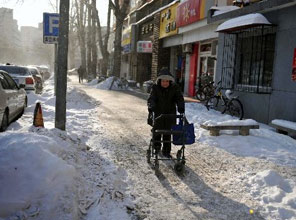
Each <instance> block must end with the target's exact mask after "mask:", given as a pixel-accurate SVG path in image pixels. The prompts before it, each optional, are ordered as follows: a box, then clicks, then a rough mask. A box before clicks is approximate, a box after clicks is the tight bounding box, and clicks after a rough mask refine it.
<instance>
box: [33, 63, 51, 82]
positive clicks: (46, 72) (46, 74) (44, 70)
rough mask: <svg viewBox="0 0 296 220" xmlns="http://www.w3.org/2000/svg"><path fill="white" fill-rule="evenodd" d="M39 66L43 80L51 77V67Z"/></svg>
mask: <svg viewBox="0 0 296 220" xmlns="http://www.w3.org/2000/svg"><path fill="white" fill-rule="evenodd" d="M36 67H37V68H38V70H39V71H40V74H41V75H42V77H43V80H44V81H45V80H48V79H49V78H50V75H51V74H50V72H49V68H48V67H47V66H44V65H42V66H36Z"/></svg>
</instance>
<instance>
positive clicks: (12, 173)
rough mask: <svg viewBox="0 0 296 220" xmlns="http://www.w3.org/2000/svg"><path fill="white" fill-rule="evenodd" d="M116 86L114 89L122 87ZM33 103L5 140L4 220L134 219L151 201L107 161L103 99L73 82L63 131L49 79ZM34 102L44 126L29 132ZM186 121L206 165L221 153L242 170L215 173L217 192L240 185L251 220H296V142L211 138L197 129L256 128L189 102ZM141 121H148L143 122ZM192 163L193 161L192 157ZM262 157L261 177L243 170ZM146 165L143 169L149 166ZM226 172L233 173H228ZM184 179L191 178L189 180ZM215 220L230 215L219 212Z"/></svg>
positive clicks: (0, 138) (263, 134)
mask: <svg viewBox="0 0 296 220" xmlns="http://www.w3.org/2000/svg"><path fill="white" fill-rule="evenodd" d="M111 82H112V80H110V79H109V81H108V79H107V80H106V81H105V82H102V84H101V85H94V83H90V84H88V85H86V84H85V85H84V86H89V87H93V88H98V89H99V88H100V89H108V88H110V85H111V84H110V83H111ZM113 87H114V88H113ZM113 87H112V88H113V89H116V88H117V84H116V83H115V84H114V85H113ZM118 89H119V90H120V89H121V88H118ZM28 98H29V103H28V108H27V109H26V111H25V113H24V115H23V117H22V118H21V119H19V120H18V121H16V122H14V123H12V124H11V125H10V126H9V129H8V131H6V132H4V133H1V134H0V155H1V157H0V219H87V220H95V219H137V218H136V216H137V213H136V210H137V206H138V203H143V201H145V200H148V195H147V197H145V195H143V194H138V195H141V196H143V198H135V197H134V196H133V193H132V192H133V190H134V188H137V187H140V186H141V184H142V183H141V182H136V183H135V178H133V176H131V175H132V174H134V175H136V172H135V173H132V174H131V173H128V172H127V171H126V170H125V169H124V167H121V166H118V164H116V161H114V160H113V159H112V157H111V156H110V149H111V148H112V144H113V142H112V140H109V139H102V137H101V136H103V135H104V134H105V133H104V130H105V127H104V125H103V124H101V123H100V119H99V117H98V112H99V109H100V106H101V101H100V100H97V99H94V98H92V97H89V96H88V95H87V94H86V93H85V92H83V91H82V90H80V89H77V87H75V86H73V84H72V83H71V82H69V86H68V95H67V123H66V131H60V130H58V129H55V128H54V111H55V107H54V106H55V97H54V95H53V83H52V79H50V80H49V81H47V85H46V86H45V89H44V92H43V94H42V95H36V94H33V93H31V94H29V95H28ZM37 101H39V102H41V106H42V111H43V118H44V122H45V128H35V127H33V126H32V120H33V112H34V108H35V103H36V102H37ZM143 108H144V107H143ZM145 109H146V108H145ZM145 113H146V112H145ZM143 114H144V113H143ZM186 115H187V118H188V120H189V121H190V122H193V123H194V124H195V133H196V144H198V145H201V146H205V147H204V148H201V149H200V150H203V151H204V152H205V155H204V156H205V157H206V156H207V155H206V154H207V153H209V155H208V158H207V159H206V160H209V161H211V159H212V158H211V156H213V155H214V154H221V161H226V160H228V161H230V162H229V163H230V164H232V165H233V167H234V168H237V169H242V170H241V175H240V174H239V176H226V175H224V174H223V172H224V170H223V168H222V165H223V164H222V165H221V166H220V168H219V169H216V172H217V174H219V176H217V177H221V178H220V180H219V178H218V180H217V182H216V183H213V186H214V185H215V184H216V185H220V186H219V187H218V186H217V187H216V188H217V189H218V188H221V189H223V184H224V187H225V186H229V185H233V190H235V189H237V188H236V186H235V185H239V187H242V188H243V189H244V190H243V192H244V193H246V197H247V198H253V199H254V200H255V201H257V202H258V204H260V207H252V208H251V209H250V210H249V211H250V215H254V214H256V213H257V212H258V213H260V216H263V217H264V218H265V219H296V176H295V175H296V140H294V139H292V138H290V137H288V136H285V135H281V134H278V133H275V131H274V129H272V128H271V127H269V126H267V125H264V124H260V123H259V125H260V129H254V130H251V131H250V135H249V136H240V135H239V134H238V131H221V132H220V133H221V135H220V136H218V137H214V136H210V135H209V131H207V130H204V129H202V128H200V124H201V123H206V124H214V123H215V124H219V123H225V122H226V123H227V124H239V123H245V124H250V123H251V124H253V123H256V122H255V121H253V120H246V121H237V120H236V119H234V118H232V117H231V116H228V115H222V114H221V113H220V112H216V111H207V110H206V108H205V107H204V106H203V105H201V104H197V103H186ZM110 120H112V118H110ZM135 123H136V122H135ZM137 123H143V124H144V123H146V118H143V120H141V121H138V122H137ZM147 126H148V125H147ZM97 137H98V138H99V139H100V137H101V139H100V142H97V143H96V149H97V150H94V149H91V150H89V148H93V146H91V145H92V144H93V140H97V139H96V138H97ZM148 141H149V140H147V143H148ZM132 146H133V145H132V144H131V150H132ZM192 146H193V145H192ZM108 149H109V150H108ZM216 149H217V150H216ZM133 150H134V149H133ZM192 152H194V150H193V151H192ZM211 152H213V154H212V155H211ZM225 155H226V156H225ZM227 155H228V156H227ZM143 157H145V155H143ZM191 157H193V155H190V156H189V157H188V158H189V159H190V158H191ZM218 157H219V156H218ZM249 158H250V159H249ZM252 158H253V159H252ZM257 159H259V161H264V162H265V161H266V163H269V164H271V165H270V166H266V167H268V168H267V169H264V170H262V171H260V172H257V170H260V169H259V168H260V167H258V169H254V170H255V171H256V172H254V171H253V170H247V169H243V167H244V165H241V164H240V165H238V164H239V163H241V162H242V163H243V161H245V160H246V161H247V160H248V162H249V161H253V162H250V164H251V165H252V166H254V167H256V166H259V165H260V164H259V163H258V160H257ZM137 163H140V162H137ZM141 163H143V166H146V161H145V160H142V161H141ZM257 163H258V164H257ZM250 164H247V165H246V167H248V166H251V165H250ZM188 167H189V168H190V164H189V165H188ZM272 168H274V169H272ZM281 170H286V171H288V172H286V173H285V172H280V171H281ZM222 171H223V172H222ZM225 172H226V173H227V172H228V173H229V172H230V173H231V171H229V170H228V171H225ZM238 173H239V172H238ZM190 174H192V173H190ZM201 175H202V174H201ZM204 175H205V176H206V175H210V174H206V173H205V174H204ZM186 178H187V179H189V180H190V178H192V176H191V175H189V176H187V177H186ZM131 180H133V181H131ZM142 181H145V180H142ZM231 182H232V183H231ZM135 186H137V187H135ZM144 186H147V185H144ZM223 190H224V191H232V189H223ZM164 191H165V190H161V189H160V190H158V191H157V192H158V193H165V192H164ZM221 192H222V190H221ZM212 195H215V194H214V193H213V194H212ZM149 198H150V197H149ZM208 199H210V200H213V201H215V200H216V198H208ZM151 201H152V200H151ZM242 201H243V199H242ZM192 202H193V201H192ZM166 203H168V204H170V201H161V204H166ZM94 207H96V208H94ZM174 208H176V210H178V209H179V208H180V207H178V208H177V207H171V209H173V210H174ZM229 208H230V209H231V208H232V207H229ZM172 212H173V211H172ZM254 216H255V215H254ZM174 218H175V219H179V218H177V217H172V216H169V214H168V217H167V219H174ZM139 219H142V218H139ZM147 219H158V218H157V216H154V218H149V217H147ZM212 219H225V217H223V215H222V214H221V216H220V217H217V216H216V218H212Z"/></svg>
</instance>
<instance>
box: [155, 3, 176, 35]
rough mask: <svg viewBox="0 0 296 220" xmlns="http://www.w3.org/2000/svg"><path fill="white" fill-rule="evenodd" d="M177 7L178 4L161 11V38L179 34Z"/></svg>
mask: <svg viewBox="0 0 296 220" xmlns="http://www.w3.org/2000/svg"><path fill="white" fill-rule="evenodd" d="M177 7H178V3H177V4H174V5H172V6H171V7H169V8H167V9H165V10H163V11H161V13H160V32H159V38H164V37H168V36H171V35H175V34H177V33H178V29H177V24H176V13H177Z"/></svg>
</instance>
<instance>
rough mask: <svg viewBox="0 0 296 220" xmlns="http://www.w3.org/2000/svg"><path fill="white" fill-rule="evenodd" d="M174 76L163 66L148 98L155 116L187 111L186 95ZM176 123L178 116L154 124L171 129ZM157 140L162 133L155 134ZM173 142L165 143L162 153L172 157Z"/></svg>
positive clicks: (149, 105) (159, 145)
mask: <svg viewBox="0 0 296 220" xmlns="http://www.w3.org/2000/svg"><path fill="white" fill-rule="evenodd" d="M174 81H175V80H174V77H173V76H172V75H171V73H170V72H169V70H168V69H167V68H162V69H161V70H160V72H159V75H158V77H157V79H156V84H154V85H153V86H152V89H151V93H150V96H149V98H148V102H147V105H148V111H149V113H151V112H154V116H155V118H156V117H158V116H160V115H161V114H176V110H178V112H179V113H180V114H183V113H184V112H185V104H184V97H183V95H182V92H181V90H180V87H179V86H178V85H177V84H176V83H175V82H174ZM175 124H176V118H172V117H170V118H162V119H160V120H157V121H156V122H155V124H154V129H164V130H171V128H172V126H173V125H175ZM154 140H155V141H160V140H161V135H155V136H154ZM170 140H171V135H163V137H162V141H170ZM154 147H155V149H156V151H157V152H158V151H160V150H161V143H155V144H154ZM170 152H171V143H163V146H162V154H163V156H165V157H168V158H170V157H171V155H170Z"/></svg>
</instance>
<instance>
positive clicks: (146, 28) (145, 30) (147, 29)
mask: <svg viewBox="0 0 296 220" xmlns="http://www.w3.org/2000/svg"><path fill="white" fill-rule="evenodd" d="M152 33H153V24H152V23H150V24H144V25H142V27H141V35H145V34H152Z"/></svg>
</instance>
